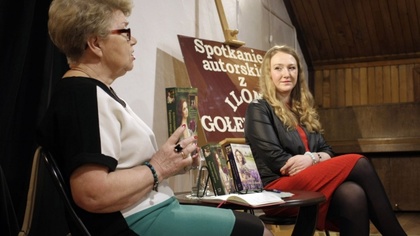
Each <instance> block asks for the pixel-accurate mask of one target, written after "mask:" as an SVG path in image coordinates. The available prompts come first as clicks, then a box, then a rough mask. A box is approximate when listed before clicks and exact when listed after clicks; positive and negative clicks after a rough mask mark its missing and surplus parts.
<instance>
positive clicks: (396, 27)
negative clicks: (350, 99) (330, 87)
mask: <svg viewBox="0 0 420 236" xmlns="http://www.w3.org/2000/svg"><path fill="white" fill-rule="evenodd" d="M284 3H285V5H286V8H287V11H288V13H289V16H290V18H291V20H292V22H293V25H294V26H295V28H296V31H297V34H298V39H299V42H300V46H301V49H302V51H303V54H304V55H305V59H306V63H307V64H308V66H309V67H312V68H313V67H317V66H324V65H332V64H338V63H340V64H342V63H357V62H370V61H383V60H395V59H397V60H399V59H407V58H420V0H284Z"/></svg>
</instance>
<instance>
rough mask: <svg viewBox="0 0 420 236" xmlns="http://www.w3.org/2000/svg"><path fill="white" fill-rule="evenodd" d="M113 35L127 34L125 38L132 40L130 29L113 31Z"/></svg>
mask: <svg viewBox="0 0 420 236" xmlns="http://www.w3.org/2000/svg"><path fill="white" fill-rule="evenodd" d="M111 34H126V36H125V37H126V38H127V41H130V40H131V29H130V28H127V29H116V30H111Z"/></svg>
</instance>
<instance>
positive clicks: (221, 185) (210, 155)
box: [201, 143, 235, 195]
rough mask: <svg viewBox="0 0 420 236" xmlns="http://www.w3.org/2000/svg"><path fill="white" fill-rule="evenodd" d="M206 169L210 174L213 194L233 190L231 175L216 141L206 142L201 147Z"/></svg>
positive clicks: (222, 193)
mask: <svg viewBox="0 0 420 236" xmlns="http://www.w3.org/2000/svg"><path fill="white" fill-rule="evenodd" d="M201 149H202V153H203V156H204V159H205V160H206V165H207V169H208V171H209V174H210V180H211V182H212V185H213V188H214V191H215V195H225V194H229V193H232V192H234V191H235V187H234V185H233V179H232V175H231V174H230V173H231V172H230V170H229V168H228V165H227V159H226V157H225V156H224V155H223V150H222V146H220V144H218V143H214V144H206V145H204V146H203V147H201Z"/></svg>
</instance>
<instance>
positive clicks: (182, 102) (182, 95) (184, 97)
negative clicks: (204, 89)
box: [165, 87, 198, 140]
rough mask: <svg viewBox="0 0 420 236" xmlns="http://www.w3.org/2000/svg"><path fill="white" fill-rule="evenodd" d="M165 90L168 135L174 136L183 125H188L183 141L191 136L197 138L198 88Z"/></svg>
mask: <svg viewBox="0 0 420 236" xmlns="http://www.w3.org/2000/svg"><path fill="white" fill-rule="evenodd" d="M165 90H166V110H167V117H168V118H167V120H168V135H169V136H170V135H172V133H173V132H174V131H175V130H176V129H177V128H178V127H179V126H181V124H186V125H187V129H186V130H185V132H184V134H183V136H182V137H181V140H182V139H184V138H187V137H190V136H196V135H197V125H198V107H197V104H198V97H197V92H198V91H197V88H192V87H185V88H182V87H171V88H166V89H165Z"/></svg>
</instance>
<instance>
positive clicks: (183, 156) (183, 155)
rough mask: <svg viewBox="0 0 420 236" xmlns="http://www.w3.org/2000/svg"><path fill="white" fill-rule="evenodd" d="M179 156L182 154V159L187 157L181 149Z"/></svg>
mask: <svg viewBox="0 0 420 236" xmlns="http://www.w3.org/2000/svg"><path fill="white" fill-rule="evenodd" d="M181 156H182V159H185V158H187V155H185V153H184V152H183V151H181Z"/></svg>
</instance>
